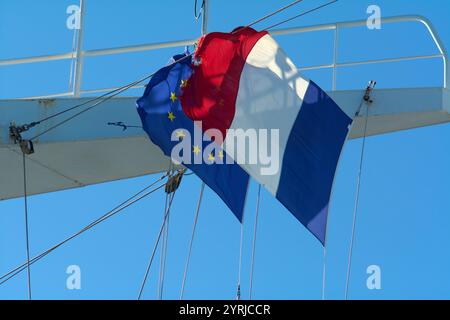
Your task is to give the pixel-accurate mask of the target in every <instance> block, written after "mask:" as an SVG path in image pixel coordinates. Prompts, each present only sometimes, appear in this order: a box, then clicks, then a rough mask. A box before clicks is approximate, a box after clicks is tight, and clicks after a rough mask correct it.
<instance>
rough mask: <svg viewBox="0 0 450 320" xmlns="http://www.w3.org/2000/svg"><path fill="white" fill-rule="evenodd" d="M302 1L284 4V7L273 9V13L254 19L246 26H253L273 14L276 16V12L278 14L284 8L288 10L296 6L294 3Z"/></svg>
mask: <svg viewBox="0 0 450 320" xmlns="http://www.w3.org/2000/svg"><path fill="white" fill-rule="evenodd" d="M302 1H303V0H296V1H294V2H291V3H290V4H288V5H286V6H284V7H281V8H279V9H278V10H275V11H273V12H271V13H269V14H267V15H265V16H264V17H262V18H260V19H258V20H255V21H253V22H252V23H250V24H248V25H247V26H246V28H249V27H251V26H254V25H255V24H257V23H260V22H262V21H264V20H266V19H268V18H270V17H272V16H274V15H276V14H278V13H280V12H282V11H284V10H286V9H289V8H290V7H292V6H294V5H296V4H298V3H300V2H302Z"/></svg>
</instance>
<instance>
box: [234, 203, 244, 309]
mask: <svg viewBox="0 0 450 320" xmlns="http://www.w3.org/2000/svg"><path fill="white" fill-rule="evenodd" d="M244 215H245V212H243V213H242V221H241V240H240V244H239V271H238V285H237V293H236V300H241V273H242V256H243V247H244V220H245V219H244Z"/></svg>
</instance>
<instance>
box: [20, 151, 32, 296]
mask: <svg viewBox="0 0 450 320" xmlns="http://www.w3.org/2000/svg"><path fill="white" fill-rule="evenodd" d="M26 160H27V158H26V155H25V153H22V161H23V199H24V211H25V241H26V247H27V263H26V266H27V279H28V300H31V299H32V297H31V268H30V239H29V225H28V194H27V170H26Z"/></svg>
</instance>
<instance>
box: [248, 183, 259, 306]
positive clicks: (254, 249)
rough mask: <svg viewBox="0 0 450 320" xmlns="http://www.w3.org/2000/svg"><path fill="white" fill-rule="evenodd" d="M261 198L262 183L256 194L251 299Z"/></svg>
mask: <svg viewBox="0 0 450 320" xmlns="http://www.w3.org/2000/svg"><path fill="white" fill-rule="evenodd" d="M260 199H261V185H259V186H258V194H257V196H256V213H255V229H254V231H253V244H252V262H251V268H250V289H249V290H250V300H252V296H253V271H254V269H255V251H256V234H257V230H258V219H259V203H260Z"/></svg>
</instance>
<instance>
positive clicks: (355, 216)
mask: <svg viewBox="0 0 450 320" xmlns="http://www.w3.org/2000/svg"><path fill="white" fill-rule="evenodd" d="M362 104H364V101H363V102H362ZM362 104H361V107H360V109H362ZM366 106H367V107H366V116H365V123H364V136H363V141H362V146H361V157H360V160H359V172H358V181H357V185H356V196H355V206H354V209H353V224H352V236H351V240H350V249H349V254H348V264H347V278H346V281H345V300H348V289H349V285H350V273H351V268H352V257H353V244H354V241H355V233H356V232H355V231H356V218H357V213H358V206H359V194H360V190H361V177H362V169H363V163H364V151H365V148H366V138H367V124H368V122H369V104H368V103H367V104H366Z"/></svg>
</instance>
